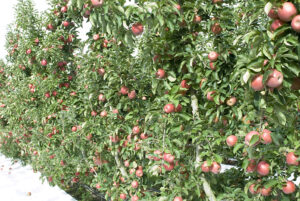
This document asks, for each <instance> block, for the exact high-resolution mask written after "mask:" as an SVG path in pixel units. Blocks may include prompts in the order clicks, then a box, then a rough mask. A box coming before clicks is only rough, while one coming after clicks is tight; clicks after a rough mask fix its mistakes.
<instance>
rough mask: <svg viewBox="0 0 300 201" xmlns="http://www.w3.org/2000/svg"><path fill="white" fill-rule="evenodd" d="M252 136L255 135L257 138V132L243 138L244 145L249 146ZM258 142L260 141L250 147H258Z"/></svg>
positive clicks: (251, 132)
mask: <svg viewBox="0 0 300 201" xmlns="http://www.w3.org/2000/svg"><path fill="white" fill-rule="evenodd" d="M254 135H257V136H259V132H257V131H250V132H249V133H248V134H247V135H246V136H245V144H246V145H248V146H249V145H250V141H251V138H252V137H253V136H254ZM259 141H260V140H258V141H257V142H256V143H255V144H254V145H252V146H256V145H258V144H259Z"/></svg>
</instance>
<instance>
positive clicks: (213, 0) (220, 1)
mask: <svg viewBox="0 0 300 201" xmlns="http://www.w3.org/2000/svg"><path fill="white" fill-rule="evenodd" d="M222 2H223V0H212V3H213V4H217V3H222Z"/></svg>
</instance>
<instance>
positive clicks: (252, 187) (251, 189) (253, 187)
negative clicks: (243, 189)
mask: <svg viewBox="0 0 300 201" xmlns="http://www.w3.org/2000/svg"><path fill="white" fill-rule="evenodd" d="M255 186H256V185H255V184H251V185H250V187H249V191H250V193H251V194H253V195H255V194H258V193H259V192H260V188H257V189H256V190H255Z"/></svg>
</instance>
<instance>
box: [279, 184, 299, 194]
mask: <svg viewBox="0 0 300 201" xmlns="http://www.w3.org/2000/svg"><path fill="white" fill-rule="evenodd" d="M295 190H296V186H295V184H294V182H292V181H287V182H286V184H285V185H284V186H283V187H282V191H283V192H284V193H285V194H292V193H294V192H295Z"/></svg>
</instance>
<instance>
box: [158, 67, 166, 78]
mask: <svg viewBox="0 0 300 201" xmlns="http://www.w3.org/2000/svg"><path fill="white" fill-rule="evenodd" d="M165 75H166V72H165V70H164V69H161V68H160V69H158V70H157V72H156V77H157V78H159V79H162V78H164V77H165Z"/></svg>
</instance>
